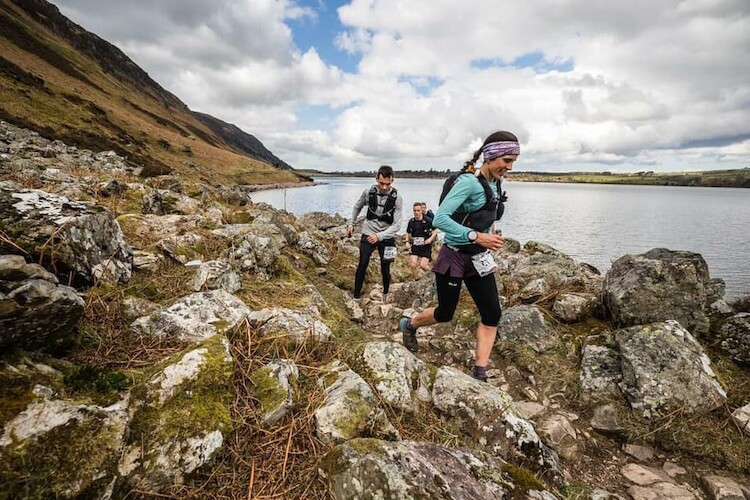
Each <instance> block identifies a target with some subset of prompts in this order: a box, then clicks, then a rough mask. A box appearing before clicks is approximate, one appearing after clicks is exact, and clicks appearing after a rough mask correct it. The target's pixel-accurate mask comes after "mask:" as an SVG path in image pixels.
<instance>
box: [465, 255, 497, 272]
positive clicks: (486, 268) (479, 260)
mask: <svg viewBox="0 0 750 500" xmlns="http://www.w3.org/2000/svg"><path fill="white" fill-rule="evenodd" d="M471 263H472V264H474V269H476V270H477V273H478V274H479V276H487V275H488V274H492V273H494V272H495V271H497V263H496V262H495V258H494V257H493V256H492V254H491V253H490V251H489V250H485V251H484V252H482V253H478V254H476V255H472V256H471Z"/></svg>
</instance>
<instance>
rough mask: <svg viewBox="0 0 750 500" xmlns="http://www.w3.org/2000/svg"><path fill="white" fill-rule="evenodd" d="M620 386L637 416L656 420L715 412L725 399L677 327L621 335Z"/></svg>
mask: <svg viewBox="0 0 750 500" xmlns="http://www.w3.org/2000/svg"><path fill="white" fill-rule="evenodd" d="M615 338H616V341H617V344H618V346H619V351H620V363H621V367H622V382H621V383H620V386H621V388H622V391H623V392H624V393H625V395H626V396H627V398H628V401H629V402H630V406H631V408H632V409H633V411H634V412H635V413H636V414H638V415H640V416H642V417H643V418H647V419H650V418H658V417H662V416H665V415H667V414H669V413H670V412H672V411H674V410H681V411H683V412H686V413H701V412H707V411H711V410H713V409H714V408H717V407H719V406H721V405H722V404H723V403H724V402H725V401H726V399H727V395H726V392H725V391H724V389H723V388H722V386H721V384H719V382H718V381H717V380H716V376H715V375H714V373H713V370H711V361H710V360H709V359H708V356H706V354H705V353H704V352H703V349H702V348H701V346H700V344H698V342H696V340H695V339H694V338H693V336H692V335H691V334H690V332H688V331H687V330H685V329H684V328H683V327H682V326H681V325H680V324H679V323H677V322H676V321H666V322H662V323H652V324H649V325H640V326H633V327H630V328H626V329H623V330H618V331H617V332H615Z"/></svg>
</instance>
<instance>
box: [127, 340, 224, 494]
mask: <svg viewBox="0 0 750 500" xmlns="http://www.w3.org/2000/svg"><path fill="white" fill-rule="evenodd" d="M232 371H233V361H232V357H231V356H230V354H229V342H228V341H227V339H226V337H224V336H223V335H216V336H214V337H213V338H211V339H209V340H207V341H206V342H204V343H203V344H201V345H200V346H198V347H197V348H194V349H191V350H190V351H188V352H186V353H184V354H181V355H177V356H175V357H173V358H171V359H170V360H168V361H167V362H166V363H165V364H164V365H162V366H160V367H158V369H157V370H156V371H155V373H154V374H153V375H152V376H151V377H150V378H149V379H148V380H147V381H146V382H144V383H143V384H139V385H137V386H135V387H134V388H133V389H132V391H131V394H132V402H131V406H132V407H133V419H132V422H131V426H130V432H129V433H128V436H127V439H126V441H125V447H124V451H123V453H122V456H121V458H120V462H119V465H118V472H119V474H120V476H121V477H123V478H124V479H125V480H126V481H127V482H128V483H130V484H131V485H132V486H135V487H137V488H140V489H145V490H150V491H161V490H163V489H165V488H167V487H169V486H171V485H174V484H181V483H182V482H183V481H184V478H185V477H186V476H187V475H189V474H191V473H192V472H194V471H195V470H197V469H199V468H200V467H202V466H203V465H205V464H207V463H208V462H210V461H211V460H212V458H213V457H214V456H215V455H216V454H217V453H218V452H219V451H220V450H221V449H222V447H223V445H224V442H225V440H226V438H227V436H228V434H229V433H230V432H231V431H232V427H233V424H232V416H231V412H230V407H231V405H232V401H233V400H234V390H233V387H232Z"/></svg>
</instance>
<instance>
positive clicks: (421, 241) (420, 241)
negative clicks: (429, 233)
mask: <svg viewBox="0 0 750 500" xmlns="http://www.w3.org/2000/svg"><path fill="white" fill-rule="evenodd" d="M414 245H415V246H418V247H421V246H422V245H424V237H423V236H420V237H418V238H414Z"/></svg>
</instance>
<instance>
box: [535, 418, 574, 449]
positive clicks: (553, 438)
mask: <svg viewBox="0 0 750 500" xmlns="http://www.w3.org/2000/svg"><path fill="white" fill-rule="evenodd" d="M576 418H577V416H576ZM537 432H538V433H539V436H540V437H541V438H542V440H543V441H544V442H545V443H546V444H547V445H549V446H550V447H551V448H552V449H553V450H555V451H556V452H557V453H558V454H559V455H560V456H561V457H562V458H564V459H566V460H570V461H573V460H577V459H579V458H580V456H581V450H580V449H579V446H578V433H577V432H576V429H575V426H574V425H573V423H572V419H571V418H570V416H569V415H565V414H563V413H553V414H551V415H548V416H546V417H545V418H544V419H542V420H541V422H540V423H539V425H538V426H537Z"/></svg>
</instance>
